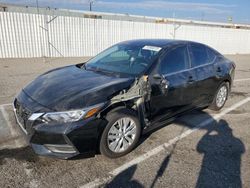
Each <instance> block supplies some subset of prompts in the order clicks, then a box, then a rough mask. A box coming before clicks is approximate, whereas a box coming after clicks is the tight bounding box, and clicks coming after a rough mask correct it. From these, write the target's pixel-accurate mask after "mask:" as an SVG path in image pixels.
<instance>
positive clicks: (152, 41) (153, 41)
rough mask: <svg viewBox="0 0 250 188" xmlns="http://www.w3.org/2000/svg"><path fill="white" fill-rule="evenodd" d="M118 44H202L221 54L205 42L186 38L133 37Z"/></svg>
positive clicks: (163, 45) (167, 45)
mask: <svg viewBox="0 0 250 188" xmlns="http://www.w3.org/2000/svg"><path fill="white" fill-rule="evenodd" d="M119 44H131V45H139V46H146V45H148V46H157V47H160V48H163V49H166V48H169V47H170V48H171V47H172V46H175V45H178V44H199V45H202V46H204V47H206V48H209V49H211V50H213V51H214V52H215V53H216V54H217V55H221V54H220V53H219V52H218V51H217V50H215V49H214V48H212V47H210V46H208V45H206V44H202V43H199V42H195V41H188V40H176V39H135V40H127V41H123V42H120V43H119Z"/></svg>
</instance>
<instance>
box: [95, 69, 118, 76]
mask: <svg viewBox="0 0 250 188" xmlns="http://www.w3.org/2000/svg"><path fill="white" fill-rule="evenodd" d="M90 70H92V71H94V72H100V73H105V74H109V75H115V76H117V77H119V76H120V74H119V73H117V72H114V71H111V70H106V69H101V68H98V67H90Z"/></svg>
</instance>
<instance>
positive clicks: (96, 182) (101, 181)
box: [80, 97, 250, 188]
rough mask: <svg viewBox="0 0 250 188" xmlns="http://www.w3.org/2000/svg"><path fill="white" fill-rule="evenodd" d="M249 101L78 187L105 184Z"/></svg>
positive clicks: (243, 101) (234, 106)
mask: <svg viewBox="0 0 250 188" xmlns="http://www.w3.org/2000/svg"><path fill="white" fill-rule="evenodd" d="M249 101H250V97H247V98H245V99H243V100H241V101H239V102H237V103H236V104H234V105H232V106H231V107H229V108H226V109H225V110H223V111H222V112H220V113H219V114H216V115H214V116H213V117H211V118H208V119H206V120H205V121H203V122H202V123H200V124H198V125H197V126H196V127H194V128H192V129H189V130H187V131H185V132H183V133H182V134H181V135H179V136H177V137H175V138H173V139H171V140H169V141H168V142H166V143H164V144H162V145H160V146H158V147H156V148H154V149H152V150H150V151H148V152H147V153H145V154H143V155H140V156H138V157H137V158H135V159H133V160H131V161H129V162H127V163H125V164H123V165H121V166H120V167H118V168H116V169H114V170H113V171H111V172H109V173H108V177H105V178H97V179H95V180H94V181H92V182H89V183H87V184H85V185H83V186H80V188H91V187H98V186H100V185H102V184H105V183H106V182H108V181H109V180H111V179H112V177H114V176H116V175H118V174H119V173H121V172H122V171H124V170H125V169H127V168H129V167H131V166H133V165H135V164H138V163H141V162H143V161H145V160H146V159H148V158H150V157H152V156H154V155H156V154H158V153H160V152H161V151H164V150H166V149H167V148H168V147H169V146H171V145H173V144H175V143H176V142H178V141H179V140H181V139H183V138H185V137H187V136H189V135H190V134H192V133H193V132H195V131H197V130H199V129H200V128H202V127H204V126H207V125H209V124H210V123H212V122H213V121H214V120H218V119H220V118H221V117H223V116H224V115H226V114H228V113H229V112H231V111H233V110H235V109H236V108H239V107H240V106H242V105H244V104H246V103H247V102H249Z"/></svg>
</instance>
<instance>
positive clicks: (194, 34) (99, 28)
mask: <svg viewBox="0 0 250 188" xmlns="http://www.w3.org/2000/svg"><path fill="white" fill-rule="evenodd" d="M174 28H176V31H174V30H175V29H174ZM138 38H166V39H172V38H176V39H184V40H193V41H198V42H202V43H205V44H208V45H210V46H211V47H213V48H215V49H217V50H218V51H219V52H221V53H223V54H250V30H247V29H233V28H222V27H214V26H200V25H177V24H166V23H164V24H163V23H161V24H160V23H149V22H135V21H120V20H105V19H91V18H83V17H73V16H51V15H42V14H26V13H19V12H0V58H26V57H43V56H46V57H60V56H61V57H72V56H93V55H95V54H97V53H98V52H100V51H101V50H103V49H105V48H107V47H109V46H111V45H112V44H115V43H117V42H120V41H124V40H129V39H138Z"/></svg>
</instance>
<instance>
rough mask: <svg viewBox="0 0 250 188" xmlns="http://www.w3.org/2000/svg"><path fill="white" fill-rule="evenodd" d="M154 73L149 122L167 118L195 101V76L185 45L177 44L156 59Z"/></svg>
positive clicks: (189, 106)
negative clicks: (157, 63)
mask: <svg viewBox="0 0 250 188" xmlns="http://www.w3.org/2000/svg"><path fill="white" fill-rule="evenodd" d="M156 72H157V73H154V74H153V75H152V76H151V85H152V93H151V102H150V106H151V117H153V118H152V120H157V119H162V118H163V119H165V118H169V117H171V116H173V115H175V114H176V113H179V112H181V111H183V110H186V109H188V108H191V105H192V101H193V99H194V98H195V80H196V78H195V74H193V72H192V70H191V69H190V58H189V54H188V50H187V45H186V44H181V45H177V46H175V47H173V48H171V49H169V50H167V51H166V53H165V54H164V55H163V56H162V57H161V58H160V59H159V65H158V68H157V71H156Z"/></svg>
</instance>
